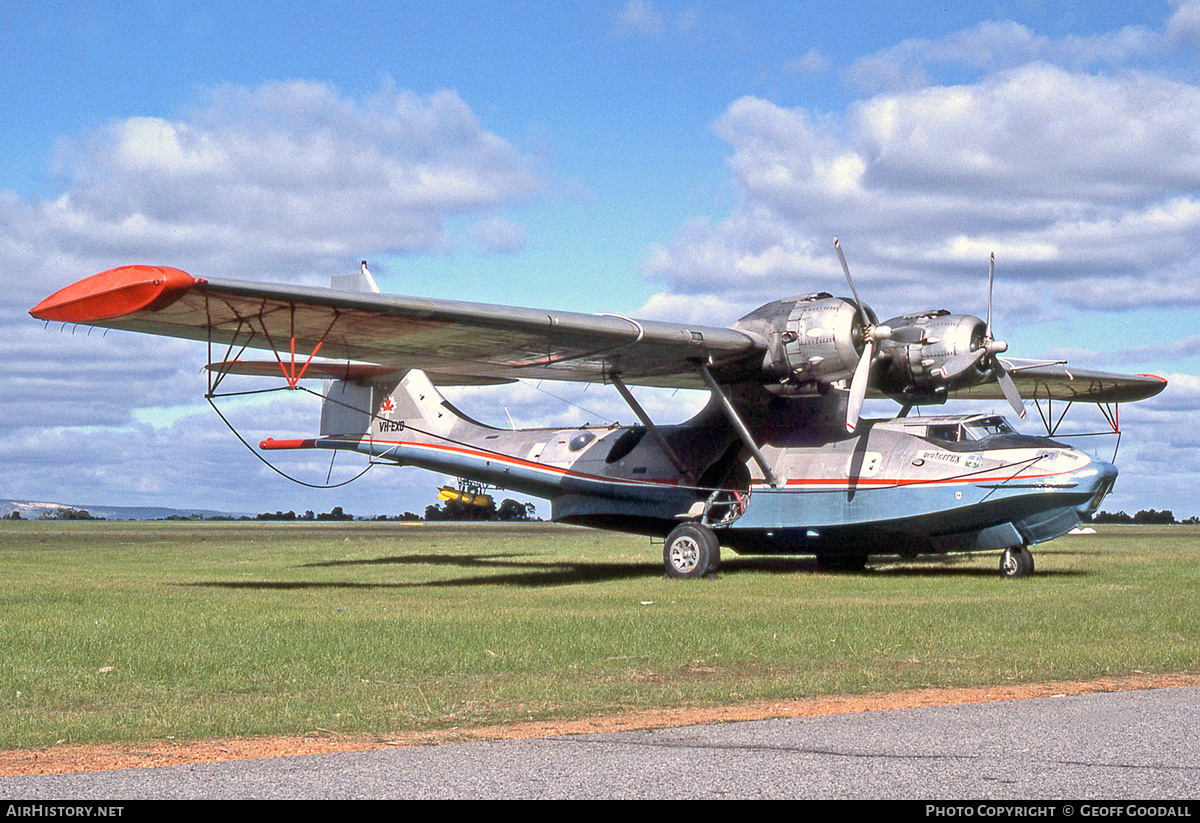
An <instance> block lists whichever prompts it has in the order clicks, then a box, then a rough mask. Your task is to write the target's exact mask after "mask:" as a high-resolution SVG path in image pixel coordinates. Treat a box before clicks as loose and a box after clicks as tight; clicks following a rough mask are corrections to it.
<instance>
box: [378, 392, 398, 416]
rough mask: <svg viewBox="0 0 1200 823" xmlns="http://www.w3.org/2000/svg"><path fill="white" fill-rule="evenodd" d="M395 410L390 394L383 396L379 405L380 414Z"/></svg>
mask: <svg viewBox="0 0 1200 823" xmlns="http://www.w3.org/2000/svg"><path fill="white" fill-rule="evenodd" d="M395 410H396V404H395V403H394V402H392V398H391V397H390V396H389V397H386V398H384V401H383V402H382V403H381V404H380V405H379V413H380V414H391V413H392V412H394V411H395Z"/></svg>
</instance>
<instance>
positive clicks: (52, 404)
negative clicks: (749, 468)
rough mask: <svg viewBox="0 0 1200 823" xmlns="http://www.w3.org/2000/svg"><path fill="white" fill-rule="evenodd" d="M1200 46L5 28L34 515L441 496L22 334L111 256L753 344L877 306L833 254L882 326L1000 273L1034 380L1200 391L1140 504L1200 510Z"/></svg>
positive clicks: (15, 432) (8, 396) (1065, 15)
mask: <svg viewBox="0 0 1200 823" xmlns="http://www.w3.org/2000/svg"><path fill="white" fill-rule="evenodd" d="M1198 49H1200V3H1197V2H1194V0H1187V1H1186V2H1183V1H1182V0H1180V2H1163V3H1153V2H1151V3H1115V2H1113V3H1082V2H1080V3H1058V2H996V3H979V4H946V5H945V6H941V7H939V6H938V5H937V4H929V3H895V2H889V3H860V4H846V3H824V4H819V3H809V4H797V3H785V2H779V3H753V4H745V3H716V2H679V3H676V2H665V1H663V0H658V1H653V0H635V2H626V0H614V2H608V3H595V4H590V5H587V6H586V7H584V6H579V5H578V4H550V3H512V2H506V3H479V2H470V3H426V4H397V3H384V4H375V3H364V2H360V3H354V4H346V5H345V6H344V7H331V6H330V4H324V3H305V2H289V3H244V2H243V3H185V2H178V3H170V2H166V3H154V4H146V5H145V6H135V5H132V4H105V3H75V2H61V3H38V4H34V3H25V2H14V3H6V4H4V5H3V7H0V79H2V80H3V82H0V115H2V116H3V119H2V121H0V122H3V124H4V125H3V127H2V128H3V137H4V140H3V144H2V145H3V147H4V148H3V150H2V151H0V278H3V283H4V289H3V297H0V335H3V338H2V339H4V340H5V341H6V345H5V347H6V349H7V352H6V357H5V358H4V363H3V365H0V370H2V372H0V377H3V385H4V387H5V388H4V389H2V390H0V392H2V393H0V409H2V410H3V413H2V417H0V426H3V427H4V437H3V438H2V439H0V443H2V445H0V458H3V461H4V465H5V467H6V468H5V469H4V470H3V471H4V473H3V474H0V497H19V498H26V497H27V498H35V499H52V500H68V501H70V502H76V503H93V504H101V503H104V504H110V505H119V504H131V505H132V504H146V505H150V504H159V505H192V506H205V507H209V508H225V509H237V510H251V511H256V510H263V509H272V510H273V509H276V508H284V509H289V508H291V509H297V510H302V509H305V508H313V509H317V510H328V508H330V507H331V506H332V505H343V506H344V507H345V508H346V509H347V510H349V511H354V512H356V513H362V514H368V513H376V512H383V513H391V512H396V511H402V510H403V509H405V508H411V509H417V510H419V509H420V508H423V506H424V505H425V504H426V503H428V502H432V500H433V492H432V489H433V488H434V487H435V486H436V484H437V482H438V480H437V478H432V477H431V476H428V475H423V474H421V473H419V472H416V471H415V470H391V471H384V470H375V471H372V473H371V474H370V475H368V477H367V478H365V479H364V481H362V482H360V483H359V484H356V485H355V486H352V487H349V488H347V489H340V490H337V491H332V492H314V491H310V490H307V489H302V488H300V487H296V486H291V485H289V484H287V483H286V482H284V481H282V480H278V479H277V478H275V477H274V476H272V475H270V474H269V473H266V470H265V469H263V468H262V467H261V465H260V464H258V462H257V461H256V460H254V458H253V457H251V456H250V455H249V454H247V453H246V452H245V451H244V450H243V449H242V447H241V446H240V444H238V443H237V442H236V441H235V440H234V439H233V438H232V436H230V435H228V433H226V432H225V431H224V429H223V427H222V426H221V424H220V421H219V420H217V419H216V417H215V415H213V414H212V413H211V412H210V411H207V410H206V407H205V406H204V405H203V403H202V402H201V396H202V393H203V391H204V382H203V377H202V375H200V374H199V368H200V366H201V365H202V362H203V358H204V352H203V350H202V349H203V347H199V346H195V345H192V344H186V343H182V342H179V341H161V340H160V341H154V340H144V339H139V338H137V337H136V336H132V335H123V334H117V333H113V334H109V335H107V336H104V337H102V338H99V337H97V336H95V335H93V336H91V337H88V336H87V335H86V332H82V331H76V332H75V334H74V335H72V334H71V331H70V330H69V329H68V330H59V329H44V328H42V326H41V325H40V324H37V323H35V322H34V321H32V320H30V319H29V318H28V316H27V315H26V314H25V312H26V311H27V310H28V308H29V307H30V306H32V305H33V304H34V303H36V302H37V301H38V300H40V299H41V298H42V297H44V296H45V295H47V294H49V293H50V292H52V291H54V290H56V289H58V288H60V287H61V286H62V285H65V284H66V283H68V282H71V281H74V280H77V279H79V278H80V277H84V276H86V275H88V274H92V273H94V272H96V271H100V270H102V269H104V268H108V267H110V266H112V265H118V264H121V263H129V262H148V263H162V264H168V265H174V266H177V267H179V268H182V269H185V270H187V271H189V272H191V273H193V274H196V275H198V276H204V275H209V276H214V277H223V276H224V277H240V278H246V279H260V280H266V281H275V282H305V283H314V284H318V283H325V282H327V280H328V277H329V276H330V275H332V274H337V273H341V272H345V271H351V270H353V269H354V268H355V266H356V263H357V261H358V260H359V259H362V258H367V259H369V260H370V261H371V265H372V270H373V271H374V272H375V273H376V275H377V277H378V279H379V281H380V284H381V286H382V287H383V288H384V290H385V291H394V292H399V293H408V294H419V295H428V296H439V297H453V298H459V299H468V300H477V301H481V302H496V303H507V304H514V305H531V306H545V307H549V308H562V309H572V310H583V311H596V312H617V313H623V314H630V315H636V316H645V317H662V318H680V319H683V318H697V317H699V318H703V319H704V320H705V321H707V322H710V323H718V324H723V323H727V322H731V321H732V320H734V319H736V318H737V317H738V316H740V315H741V314H743V313H745V312H746V311H748V310H749V309H752V308H754V307H755V306H756V305H759V304H761V303H765V302H768V301H770V300H772V299H776V298H779V297H783V296H788V295H792V294H798V293H805V292H811V291H819V290H829V291H834V292H841V291H843V290H844V286H843V281H842V278H841V273H840V269H839V267H838V265H837V261H836V257H835V256H834V254H833V249H832V245H831V239H832V237H833V236H834V235H835V234H836V235H838V236H840V237H841V238H842V243H843V246H844V247H845V249H846V252H847V256H848V258H849V260H850V265H851V267H852V269H853V270H854V272H855V275H856V279H857V280H858V285H859V289H860V291H861V292H862V293H863V296H864V298H865V299H866V300H867V302H869V303H871V305H872V306H873V307H874V308H875V309H876V311H877V312H878V313H879V315H880V316H881V317H887V316H893V315H896V314H901V313H905V312H910V311H915V310H919V309H927V308H943V307H944V308H949V309H951V310H954V311H962V312H970V313H976V314H982V313H983V312H984V311H985V310H986V273H987V268H986V266H987V254H988V252H989V251H995V253H996V257H997V276H998V284H997V328H998V330H999V332H1000V334H1001V336H1002V337H1004V338H1005V339H1006V340H1008V342H1009V343H1010V347H1011V348H1010V351H1011V352H1012V353H1013V354H1014V355H1018V356H1030V357H1060V356H1061V357H1067V358H1068V359H1070V360H1071V362H1073V363H1075V364H1077V365H1080V366H1088V367H1093V368H1107V369H1110V370H1114V371H1129V372H1154V373H1158V374H1163V375H1165V376H1168V377H1169V378H1170V379H1171V381H1172V382H1171V387H1170V388H1169V389H1168V391H1167V392H1166V393H1164V394H1163V395H1162V396H1161V397H1160V398H1156V399H1155V400H1153V401H1149V402H1147V403H1143V404H1138V405H1134V406H1129V407H1127V408H1123V409H1122V415H1121V420H1122V423H1123V428H1124V429H1125V434H1124V436H1123V438H1122V441H1121V454H1120V457H1119V459H1118V464H1119V465H1120V467H1121V469H1122V478H1121V481H1120V482H1119V483H1118V486H1117V490H1116V492H1114V495H1113V496H1112V497H1111V498H1110V499H1109V501H1108V503H1107V504H1106V507H1107V508H1112V509H1116V508H1125V509H1127V510H1130V511H1135V510H1137V509H1138V508H1145V507H1151V506H1152V507H1155V508H1163V507H1168V508H1172V509H1173V510H1175V511H1176V513H1177V514H1182V515H1188V514H1200V504H1197V503H1196V502H1195V495H1194V493H1193V488H1194V486H1195V482H1196V480H1197V479H1198V475H1200V435H1198V434H1197V432H1200V419H1198V415H1200V412H1197V411H1196V405H1197V403H1196V401H1197V400H1200V360H1198V359H1197V356H1196V354H1195V352H1196V350H1197V346H1196V345H1195V343H1196V342H1197V340H1198V339H1200V338H1198V337H1197V334H1196V332H1195V325H1196V322H1195V321H1196V318H1197V304H1198V303H1200V278H1198V277H1197V274H1200V272H1198V271H1197V264H1196V262H1195V260H1196V251H1197V245H1198V244H1200V232H1198V231H1197V229H1198V228H1200V226H1198V225H1197V224H1198V223H1200V192H1198V188H1200V130H1197V129H1196V128H1195V123H1197V122H1200V77H1198V74H1197V68H1198V63H1197V57H1198ZM430 169H432V170H433V172H434V174H433V176H432V177H427V178H423V177H421V176H420V174H421V173H424V172H427V171H429V170H430ZM547 390H549V391H552V392H554V394H556V395H559V396H562V397H566V398H568V399H569V400H571V401H572V402H573V403H575V404H576V406H568V405H565V404H563V403H561V402H560V401H557V400H555V399H554V398H551V397H549V396H548V395H547V394H546V393H545V392H546V391H547ZM461 394H462V402H464V404H475V407H474V408H472V411H474V412H476V413H477V414H479V415H480V416H482V417H485V418H486V417H489V416H490V417H491V419H492V420H494V421H495V422H497V423H499V424H504V423H505V422H506V420H507V418H508V416H510V415H511V416H512V417H513V419H515V420H517V422H518V423H522V424H529V425H533V424H540V423H548V424H558V423H562V424H564V425H566V424H569V423H572V422H583V420H584V419H593V420H594V419H595V417H596V415H598V414H599V415H603V416H607V417H609V418H612V419H620V420H622V421H626V422H630V418H631V415H630V414H629V412H628V410H627V409H625V407H624V406H623V404H622V403H621V401H620V400H619V398H617V397H615V396H610V394H606V393H605V391H604V390H603V388H602V387H592V388H587V389H585V388H583V387H571V386H545V385H543V386H541V387H537V386H518V387H517V388H514V389H506V390H503V391H501V392H500V393H498V394H495V395H492V396H484V395H481V394H480V393H478V392H461ZM695 402H697V401H696V398H688V397H679V396H675V395H671V394H667V393H662V394H660V395H654V396H652V397H649V398H648V399H647V403H648V404H651V405H652V406H653V407H654V408H656V409H658V411H659V413H660V414H661V415H663V416H664V417H667V418H671V417H674V418H675V419H680V418H681V417H682V416H683V415H684V414H686V412H687V409H689V408H691V407H692V406H693V405H694V404H695ZM580 406H582V407H584V409H586V411H582V410H580V408H578V407H580ZM237 411H239V412H240V413H241V414H242V415H243V417H244V421H243V425H245V426H246V427H247V429H248V432H249V433H250V434H251V436H252V437H258V436H267V435H274V436H281V435H285V436H286V435H289V434H290V435H293V436H296V435H301V434H306V433H311V431H312V429H313V428H314V427H315V419H314V417H313V415H314V411H313V409H312V408H311V407H310V406H306V405H305V404H303V403H299V404H295V403H286V402H278V403H276V402H272V403H268V404H259V405H257V406H246V407H244V408H240V409H238V410H237ZM869 411H871V412H873V413H875V414H878V415H885V414H891V413H893V411H894V407H890V408H889V407H888V406H887V405H886V404H885V405H881V406H879V407H873V408H872V409H871V410H869ZM1076 419H1078V423H1077V425H1078V426H1079V427H1081V428H1094V427H1096V426H1098V425H1100V424H1101V422H1102V421H1101V420H1100V418H1099V416H1098V415H1096V414H1094V413H1093V412H1091V410H1089V409H1082V410H1075V411H1073V412H1072V420H1073V422H1074V421H1075V420H1076ZM1024 428H1025V429H1026V430H1029V431H1036V425H1035V424H1033V423H1030V422H1027V423H1026V424H1024ZM326 460H327V458H321V460H320V461H317V460H311V461H308V462H306V461H304V460H300V461H299V462H298V463H297V465H295V466H294V468H295V470H296V471H297V473H301V474H303V473H304V472H308V473H309V474H308V475H307V479H310V480H311V479H316V480H318V481H321V480H324V477H325V474H326V473H327V469H328V464H327V462H325V461H326ZM318 463H320V465H318ZM335 468H336V469H337V470H339V471H340V470H341V469H342V467H341V466H338V467H335Z"/></svg>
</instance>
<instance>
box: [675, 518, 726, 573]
mask: <svg viewBox="0 0 1200 823" xmlns="http://www.w3.org/2000/svg"><path fill="white" fill-rule="evenodd" d="M720 564H721V544H720V542H719V541H718V540H717V535H716V533H715V532H713V530H712V529H710V528H708V527H707V526H702V525H700V524H699V523H680V524H679V525H678V526H676V527H675V528H674V529H672V530H671V533H670V534H669V535H667V542H666V544H665V545H664V546H663V566H664V568H665V569H666V572H667V577H704V576H705V575H708V574H714V573H715V572H716V571H717V567H718V566H720Z"/></svg>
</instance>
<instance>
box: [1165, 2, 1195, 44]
mask: <svg viewBox="0 0 1200 823" xmlns="http://www.w3.org/2000/svg"><path fill="white" fill-rule="evenodd" d="M1171 5H1172V6H1173V7H1174V11H1173V12H1172V13H1171V17H1170V19H1169V20H1167V36H1168V37H1169V38H1171V39H1172V40H1174V41H1177V42H1186V43H1190V44H1191V45H1192V46H1194V47H1197V48H1200V0H1172V2H1171Z"/></svg>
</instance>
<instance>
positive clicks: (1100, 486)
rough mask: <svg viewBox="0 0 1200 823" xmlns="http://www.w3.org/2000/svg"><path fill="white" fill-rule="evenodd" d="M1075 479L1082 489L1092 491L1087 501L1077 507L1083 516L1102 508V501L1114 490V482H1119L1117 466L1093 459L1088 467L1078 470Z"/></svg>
mask: <svg viewBox="0 0 1200 823" xmlns="http://www.w3.org/2000/svg"><path fill="white" fill-rule="evenodd" d="M1075 479H1076V482H1077V483H1078V484H1079V488H1080V489H1083V490H1085V491H1088V490H1090V491H1091V494H1090V495H1089V496H1088V499H1087V502H1085V503H1082V504H1080V505H1079V506H1078V507H1077V509H1076V510H1077V511H1078V512H1079V514H1080V515H1081V516H1083V517H1088V516H1091V515H1092V514H1094V513H1095V512H1096V510H1097V509H1099V508H1100V502H1101V501H1102V500H1104V497H1105V495H1107V494H1108V493H1109V492H1110V491H1112V487H1113V484H1114V483H1116V482H1117V467H1116V466H1114V465H1113V464H1112V463H1105V462H1104V461H1103V460H1093V461H1092V464H1091V465H1090V466H1088V467H1087V468H1086V469H1084V470H1082V471H1079V472H1076V474H1075Z"/></svg>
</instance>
